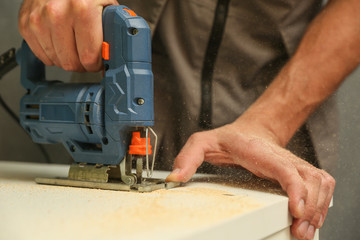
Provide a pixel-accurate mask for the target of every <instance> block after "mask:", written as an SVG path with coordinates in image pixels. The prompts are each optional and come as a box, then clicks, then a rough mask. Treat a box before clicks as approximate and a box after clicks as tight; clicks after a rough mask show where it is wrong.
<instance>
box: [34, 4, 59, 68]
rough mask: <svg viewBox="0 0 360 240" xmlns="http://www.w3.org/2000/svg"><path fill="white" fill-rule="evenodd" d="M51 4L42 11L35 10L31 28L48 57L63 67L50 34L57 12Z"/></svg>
mask: <svg viewBox="0 0 360 240" xmlns="http://www.w3.org/2000/svg"><path fill="white" fill-rule="evenodd" d="M52 2H53V1H52ZM52 2H50V3H52ZM50 3H48V4H46V5H45V6H44V7H43V8H42V9H39V10H35V11H33V12H32V13H31V14H30V26H29V27H30V30H31V31H32V32H33V35H34V37H36V39H37V41H38V43H39V45H40V46H41V48H42V50H43V52H44V53H45V54H46V56H47V57H48V58H49V59H50V60H51V61H52V62H53V63H54V64H55V65H57V66H59V67H61V66H60V62H59V59H58V58H57V55H56V52H55V49H54V46H53V43H52V39H51V32H50V29H51V25H52V22H53V21H54V19H55V15H56V14H57V12H56V11H57V10H56V9H55V7H53V6H52V5H51V4H50Z"/></svg>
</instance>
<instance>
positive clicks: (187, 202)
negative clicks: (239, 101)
mask: <svg viewBox="0 0 360 240" xmlns="http://www.w3.org/2000/svg"><path fill="white" fill-rule="evenodd" d="M68 169H69V166H66V165H55V164H52V165H49V164H36V163H16V162H5V161H3V162H1V161H0V216H1V220H2V221H1V224H0V239H13V240H16V239H37V240H40V239H61V240H63V239H77V240H80V239H197V240H200V239H206V240H210V239H246V240H251V239H269V240H270V239H276V240H281V239H284V240H285V239H291V236H290V230H289V226H290V224H291V217H290V216H289V212H288V198H287V197H286V196H284V194H283V192H282V191H281V189H280V188H279V187H278V186H277V185H276V184H273V183H270V182H268V181H266V180H261V179H258V178H255V177H250V178H244V179H242V178H238V179H233V181H229V180H228V179H226V178H225V177H216V176H212V175H196V176H195V177H194V178H193V180H192V181H191V182H189V183H187V184H186V185H184V186H182V187H178V188H174V189H170V190H158V191H155V192H151V193H135V192H120V191H108V190H98V189H84V188H73V187H58V186H48V185H39V184H36V183H35V182H34V178H35V177H66V176H67V171H68ZM167 174H168V173H167V172H156V173H155V177H161V178H165V177H166V176H167Z"/></svg>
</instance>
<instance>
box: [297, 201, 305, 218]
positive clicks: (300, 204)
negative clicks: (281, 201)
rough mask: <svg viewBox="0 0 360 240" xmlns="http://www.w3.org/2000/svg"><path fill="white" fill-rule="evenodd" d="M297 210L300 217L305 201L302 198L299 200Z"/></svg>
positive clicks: (303, 211)
mask: <svg viewBox="0 0 360 240" xmlns="http://www.w3.org/2000/svg"><path fill="white" fill-rule="evenodd" d="M297 212H298V214H299V216H298V218H301V217H302V216H303V215H304V213H305V201H304V200H303V199H301V200H300V201H299V204H298V207H297Z"/></svg>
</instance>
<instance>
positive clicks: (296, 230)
mask: <svg viewBox="0 0 360 240" xmlns="http://www.w3.org/2000/svg"><path fill="white" fill-rule="evenodd" d="M320 185H321V182H318V181H317V179H315V178H313V179H312V180H310V183H308V184H306V186H307V189H308V197H307V201H306V204H305V214H304V215H303V217H301V218H300V219H297V221H294V222H293V224H292V227H291V229H292V232H293V235H294V236H296V237H298V238H300V239H312V238H313V236H314V234H315V230H316V227H317V224H318V222H319V220H320V216H321V213H320V210H321V209H322V207H321V208H320V209H319V208H318V202H319V201H318V200H319V195H320V194H321V191H320Z"/></svg>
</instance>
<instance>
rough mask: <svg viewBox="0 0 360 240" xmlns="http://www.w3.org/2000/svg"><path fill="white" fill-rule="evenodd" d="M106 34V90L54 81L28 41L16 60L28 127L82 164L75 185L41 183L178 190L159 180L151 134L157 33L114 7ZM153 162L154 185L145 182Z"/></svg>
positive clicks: (72, 174) (74, 172)
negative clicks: (153, 46)
mask: <svg viewBox="0 0 360 240" xmlns="http://www.w3.org/2000/svg"><path fill="white" fill-rule="evenodd" d="M103 34H104V42H103V49H102V57H103V64H104V77H103V79H102V81H101V83H99V84H91V83H83V84H82V83H76V84H75V83H63V82H60V81H47V80H46V78H45V66H44V64H43V63H42V62H41V61H40V60H39V59H37V58H36V57H35V55H34V54H33V53H32V51H31V50H30V48H29V47H28V45H27V44H26V42H25V41H24V42H23V44H22V47H21V49H20V50H19V51H17V53H16V60H17V62H18V64H19V65H20V66H21V84H22V86H23V87H24V88H25V89H27V94H26V95H25V96H24V97H23V98H22V99H21V103H20V123H21V126H22V127H23V128H24V129H25V130H26V131H27V132H28V133H29V134H30V136H31V137H32V139H33V141H34V142H37V143H48V144H49V143H50V144H51V143H62V144H63V145H64V147H65V148H66V149H67V151H68V152H69V153H70V155H71V156H72V158H73V159H74V161H75V163H74V164H73V165H72V166H71V167H70V170H69V176H68V178H66V179H59V178H54V179H44V178H38V179H36V181H37V182H38V183H43V184H54V185H65V186H77V187H91V188H103V189H112V190H138V191H152V190H155V189H159V188H169V187H173V186H175V185H174V183H173V184H169V183H165V182H164V181H163V180H161V179H153V178H151V175H152V170H153V167H154V161H155V154H156V153H155V150H156V141H155V140H156V134H155V133H154V131H153V130H152V129H151V126H153V125H154V104H153V88H154V86H153V85H154V84H153V74H152V70H151V31H150V28H149V26H148V24H147V23H146V21H145V20H144V19H143V18H141V17H139V16H137V15H136V14H135V13H134V12H133V11H132V10H131V9H129V8H127V7H126V6H108V7H106V8H105V9H104V11H103ZM150 133H152V135H154V136H155V140H153V141H155V149H152V147H151V144H150ZM151 154H152V155H153V158H152V163H151V167H149V161H150V160H149V155H151ZM133 160H135V162H136V173H132V165H133ZM145 161H146V167H147V168H146V170H147V177H148V178H143V177H142V168H143V165H144V162H145Z"/></svg>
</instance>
